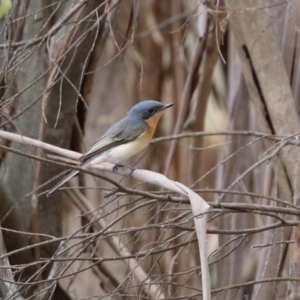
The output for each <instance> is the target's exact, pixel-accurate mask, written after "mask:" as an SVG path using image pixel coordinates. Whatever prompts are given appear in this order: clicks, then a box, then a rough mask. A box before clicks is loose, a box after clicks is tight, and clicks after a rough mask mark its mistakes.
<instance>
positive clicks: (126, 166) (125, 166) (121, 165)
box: [113, 164, 137, 177]
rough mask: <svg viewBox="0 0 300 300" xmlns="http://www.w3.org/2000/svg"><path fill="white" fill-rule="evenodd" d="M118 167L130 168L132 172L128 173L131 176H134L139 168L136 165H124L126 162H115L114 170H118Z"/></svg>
mask: <svg viewBox="0 0 300 300" xmlns="http://www.w3.org/2000/svg"><path fill="white" fill-rule="evenodd" d="M118 168H129V169H130V173H129V174H128V175H129V176H130V177H131V176H132V174H133V172H134V171H135V170H136V169H137V168H135V167H132V166H128V165H124V164H115V165H114V167H113V172H116V171H117V170H118Z"/></svg>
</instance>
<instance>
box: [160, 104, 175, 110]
mask: <svg viewBox="0 0 300 300" xmlns="http://www.w3.org/2000/svg"><path fill="white" fill-rule="evenodd" d="M173 105H174V103H167V104H165V105H164V106H163V107H162V108H160V109H159V110H164V109H166V108H168V107H171V106H173Z"/></svg>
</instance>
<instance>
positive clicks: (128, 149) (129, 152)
mask: <svg viewBox="0 0 300 300" xmlns="http://www.w3.org/2000/svg"><path fill="white" fill-rule="evenodd" d="M150 140H151V138H147V137H141V138H139V139H138V140H136V141H134V142H129V143H127V144H124V145H120V146H117V147H114V148H112V149H110V150H107V151H105V152H103V153H102V154H101V155H99V156H98V157H96V158H95V159H93V160H92V162H91V164H99V163H102V162H110V163H114V164H118V163H122V162H124V161H126V160H127V159H128V158H129V157H131V156H133V155H135V154H137V153H138V152H140V151H141V150H143V149H144V148H146V147H147V146H148V144H149V142H150Z"/></svg>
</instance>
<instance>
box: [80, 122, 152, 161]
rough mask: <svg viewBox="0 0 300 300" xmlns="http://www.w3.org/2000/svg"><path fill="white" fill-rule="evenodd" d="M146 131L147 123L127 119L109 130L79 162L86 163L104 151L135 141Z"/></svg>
mask: <svg viewBox="0 0 300 300" xmlns="http://www.w3.org/2000/svg"><path fill="white" fill-rule="evenodd" d="M146 129H147V124H146V123H145V122H141V120H136V119H133V118H131V119H128V118H125V119H123V120H121V121H119V122H118V123H116V124H115V125H114V126H112V127H111V128H109V129H108V130H107V132H106V133H105V134H104V135H103V136H102V137H101V138H100V140H99V141H97V142H96V143H95V144H93V145H92V146H91V147H90V148H89V149H88V151H87V152H86V153H85V154H83V155H82V156H81V157H80V158H79V160H80V161H82V162H86V161H88V160H89V159H90V158H93V157H95V156H97V155H100V154H101V153H103V152H104V151H107V150H109V149H112V148H114V147H117V146H120V145H123V144H126V143H129V142H131V141H134V140H135V139H137V138H139V137H140V136H141V135H143V134H144V133H145V130H146Z"/></svg>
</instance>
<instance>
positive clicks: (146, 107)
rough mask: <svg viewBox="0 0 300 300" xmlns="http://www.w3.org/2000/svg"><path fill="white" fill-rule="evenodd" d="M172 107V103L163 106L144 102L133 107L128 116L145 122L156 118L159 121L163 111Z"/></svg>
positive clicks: (158, 103)
mask: <svg viewBox="0 0 300 300" xmlns="http://www.w3.org/2000/svg"><path fill="white" fill-rule="evenodd" d="M173 105H174V104H173V103H167V104H165V103H161V102H158V101H154V100H146V101H142V102H140V103H138V104H136V105H134V106H133V107H132V109H131V110H130V111H129V113H128V115H130V116H134V117H137V118H139V119H143V120H145V121H146V120H148V119H152V118H154V119H156V117H157V118H158V119H159V118H160V116H161V115H162V112H163V110H165V109H166V108H168V107H171V106H173Z"/></svg>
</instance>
